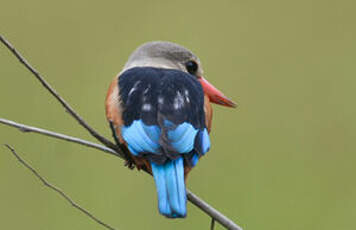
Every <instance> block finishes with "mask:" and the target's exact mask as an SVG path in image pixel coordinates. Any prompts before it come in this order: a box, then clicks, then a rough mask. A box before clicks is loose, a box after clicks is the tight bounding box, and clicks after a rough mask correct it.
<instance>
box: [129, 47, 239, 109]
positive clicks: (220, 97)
mask: <svg viewBox="0 0 356 230" xmlns="http://www.w3.org/2000/svg"><path fill="white" fill-rule="evenodd" d="M134 67H156V68H165V69H176V70H180V71H183V72H186V73H189V74H191V75H193V76H194V77H196V78H197V80H198V81H199V82H200V83H201V85H202V87H203V90H204V93H205V94H207V95H208V97H209V99H210V101H211V102H213V103H215V104H219V105H223V106H227V107H236V104H235V103H234V102H233V101H232V100H230V99H229V98H227V97H226V96H225V95H224V94H223V93H222V92H220V91H219V90H218V89H216V88H215V87H214V86H213V85H212V84H211V83H209V82H208V81H207V80H206V79H205V78H204V77H203V69H202V66H201V63H200V60H199V58H198V57H197V56H196V55H194V54H193V53H192V52H191V51H190V50H188V49H186V48H184V47H183V46H180V45H178V44H175V43H172V42H165V41H154V42H148V43H145V44H143V45H141V46H139V47H138V48H137V49H136V50H135V51H134V52H133V53H132V54H131V56H130V57H129V60H128V61H127V63H126V65H125V67H124V70H127V69H130V68H134Z"/></svg>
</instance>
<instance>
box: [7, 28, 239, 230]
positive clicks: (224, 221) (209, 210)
mask: <svg viewBox="0 0 356 230" xmlns="http://www.w3.org/2000/svg"><path fill="white" fill-rule="evenodd" d="M0 41H1V42H2V43H3V44H4V45H5V46H6V47H7V48H8V49H9V50H10V51H11V52H12V53H13V54H14V55H15V56H16V57H17V59H18V60H19V61H20V62H21V63H22V64H23V65H24V66H25V67H26V68H27V69H28V70H29V71H31V73H33V74H34V76H35V77H36V78H37V79H38V80H39V81H40V82H41V83H42V85H43V86H44V87H45V88H46V89H47V90H48V91H49V92H50V93H51V94H52V95H53V96H54V97H55V98H56V99H57V100H58V101H59V102H60V103H61V104H62V105H63V106H64V107H65V109H66V110H67V111H68V112H69V113H70V114H71V115H72V116H73V117H74V118H75V119H76V120H77V121H78V122H79V124H81V125H82V126H83V127H84V128H86V129H87V130H88V131H89V132H90V134H92V135H93V136H94V137H95V138H96V139H97V140H99V141H100V142H101V143H102V144H104V145H105V146H107V147H108V148H111V149H113V150H114V151H116V152H117V153H118V154H119V155H120V156H121V157H122V158H124V159H125V154H124V153H123V150H122V149H120V148H119V147H118V146H117V145H115V144H113V143H112V142H111V141H109V140H107V139H106V138H105V137H103V136H101V135H100V134H99V133H97V132H96V131H95V130H94V129H93V128H91V127H90V126H89V125H88V124H87V123H86V122H85V121H84V120H83V119H82V118H81V117H80V116H79V115H78V114H77V113H76V112H75V111H74V110H73V109H72V108H71V107H70V105H69V104H68V103H67V102H66V101H64V99H63V98H62V97H61V96H60V95H59V94H58V93H57V92H56V91H55V90H54V89H53V88H52V87H51V86H50V85H49V84H48V83H47V82H46V81H45V80H44V79H43V77H42V76H41V75H40V74H39V73H38V72H37V71H36V70H35V69H34V68H33V67H32V66H31V65H30V64H29V63H28V62H27V60H26V59H25V58H24V57H23V56H22V55H21V54H20V53H18V52H17V51H16V49H15V48H14V47H13V45H11V43H10V42H8V41H7V40H6V39H5V38H4V37H3V36H1V35H0ZM3 120H4V119H3ZM2 123H3V124H7V125H10V124H8V123H4V122H2ZM11 126H13V125H11ZM13 127H16V126H13ZM28 127H30V126H28ZM27 131H28V130H27ZM43 131H47V130H43ZM33 132H35V131H34V130H33ZM48 132H50V131H48ZM37 133H39V132H37ZM41 134H44V135H47V134H48V133H47V134H45V133H41ZM60 135H61V134H59V135H57V136H55V135H47V136H51V137H55V138H59V139H64V138H61V137H60ZM77 139H79V138H77ZM68 141H69V140H68ZM73 142H74V141H73ZM77 143H79V142H77ZM88 143H89V142H88ZM92 144H94V143H92ZM97 149H101V148H97ZM101 150H102V149H101ZM103 151H105V152H107V151H106V150H103ZM144 171H145V170H144ZM146 172H147V171H146ZM187 198H188V200H189V201H190V202H191V203H192V204H194V205H195V206H197V207H198V208H200V209H201V210H202V211H203V212H205V213H206V214H208V215H209V216H211V217H212V218H214V219H215V220H216V221H218V222H219V223H220V224H221V225H223V226H225V227H226V228H227V229H232V230H242V228H241V227H239V226H238V225H236V224H235V223H234V222H233V221H232V220H230V219H229V218H227V217H226V216H225V215H223V214H222V213H220V212H219V211H217V210H216V209H214V208H213V207H211V206H210V205H209V204H207V203H206V202H205V201H203V200H202V199H200V198H199V197H198V196H197V195H195V194H194V193H192V192H191V191H189V190H188V189H187Z"/></svg>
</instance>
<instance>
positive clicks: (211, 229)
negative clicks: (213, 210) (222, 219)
mask: <svg viewBox="0 0 356 230" xmlns="http://www.w3.org/2000/svg"><path fill="white" fill-rule="evenodd" d="M214 227H215V219H214V218H211V222H210V230H214Z"/></svg>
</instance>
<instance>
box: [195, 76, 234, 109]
mask: <svg viewBox="0 0 356 230" xmlns="http://www.w3.org/2000/svg"><path fill="white" fill-rule="evenodd" d="M198 80H199V82H200V83H201V85H202V86H203V90H204V93H205V94H206V95H208V97H209V99H210V101H211V102H212V103H215V104H219V105H223V106H227V107H232V108H235V107H236V106H237V105H236V103H235V102H233V101H232V100H230V99H229V98H227V97H226V96H225V95H224V94H223V93H222V92H220V91H219V90H218V89H217V88H215V87H214V86H213V85H212V84H210V82H208V81H207V80H206V79H205V78H203V77H200V78H198Z"/></svg>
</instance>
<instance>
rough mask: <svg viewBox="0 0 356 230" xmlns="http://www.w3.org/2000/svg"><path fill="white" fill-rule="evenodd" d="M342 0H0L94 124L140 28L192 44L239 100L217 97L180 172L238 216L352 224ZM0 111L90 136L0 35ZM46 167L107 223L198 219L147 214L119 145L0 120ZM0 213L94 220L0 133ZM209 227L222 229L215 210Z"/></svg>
mask: <svg viewBox="0 0 356 230" xmlns="http://www.w3.org/2000/svg"><path fill="white" fill-rule="evenodd" d="M355 8H356V4H355V2H354V1H347V0H343V1H321V0H320V1H310V0H302V1H282V0H273V1H262V0H260V1H211V2H208V1H176V2H173V1H141V2H140V1H125V2H124V1H95V2H94V1H44V0H43V1H39V0H32V1H13V0H2V1H1V7H0V32H1V34H3V35H4V36H6V38H7V39H8V40H10V41H11V42H12V43H13V44H14V45H15V46H16V47H17V48H18V50H19V51H21V53H22V54H23V55H24V56H25V57H26V58H28V60H29V61H30V62H31V63H32V64H33V66H35V67H36V68H37V69H38V70H39V71H40V72H41V73H42V74H43V75H44V76H45V78H46V79H47V80H48V81H49V82H50V83H51V84H52V85H53V86H54V87H55V88H56V89H57V91H58V92H59V93H60V94H61V95H62V96H63V97H64V98H65V99H66V100H67V101H68V102H69V103H70V104H71V105H72V106H73V107H74V108H75V109H76V110H77V111H78V112H79V113H80V114H81V115H82V116H83V117H84V118H85V119H86V120H87V121H88V123H89V124H91V125H92V126H93V127H95V128H96V129H97V130H99V131H100V132H101V133H102V134H104V135H105V136H107V137H110V136H111V134H110V130H109V128H108V125H107V123H106V119H105V116H104V98H105V94H106V90H107V88H108V86H109V84H110V82H111V80H112V78H113V77H114V76H115V75H116V74H117V73H118V72H119V71H120V70H121V68H122V66H123V65H124V63H125V61H126V59H127V57H128V56H129V54H130V53H131V52H132V51H133V50H134V49H135V48H136V47H137V46H138V45H140V44H141V43H143V42H146V41H151V40H169V41H173V42H177V43H179V44H182V45H184V46H186V47H188V48H189V49H191V50H192V51H193V52H195V53H196V54H197V55H198V56H199V57H200V59H201V61H202V63H203V67H204V70H205V77H206V78H207V79H209V80H210V82H212V83H213V84H214V85H215V86H216V87H218V88H219V89H221V90H222V91H223V92H224V93H225V94H226V95H228V96H229V97H231V98H233V99H234V100H235V101H237V102H238V104H239V107H238V108H237V109H235V110H232V109H228V108H224V107H220V106H214V110H215V111H214V122H213V131H212V135H211V139H212V149H211V151H210V152H209V153H208V154H207V157H204V159H202V160H201V161H200V163H199V164H198V166H197V167H196V168H195V169H194V170H193V172H192V173H191V174H190V177H189V180H188V187H189V188H190V189H191V190H192V191H194V192H195V193H196V194H198V195H199V196H200V197H201V198H203V199H204V200H206V201H207V202H209V203H210V204H212V205H213V206H214V207H216V208H217V209H218V210H220V211H222V212H223V213H224V214H226V215H227V216H229V217H231V218H232V219H233V220H234V221H236V222H237V223H238V224H239V225H241V226H242V227H244V229H246V230H247V229H251V230H252V229H271V230H277V229H281V230H284V229H298V230H299V229H304V230H307V229H310V230H311V229H313V230H314V229H324V230H325V229H355V228H356V221H355V220H356V182H355V172H356V170H355V160H356V156H355V152H356V146H355V138H356V132H355V130H356V129H355V128H356V123H355V116H356V108H355V96H356V93H355V88H356V87H355V85H356V78H355V74H356V65H355V59H356V42H355V39H356V26H355V22H356V14H355ZM0 79H1V81H0V105H1V109H0V110H1V113H0V117H3V118H8V119H12V120H15V121H18V122H22V123H25V124H29V125H34V126H38V127H42V128H47V129H50V130H54V131H58V132H62V133H65V134H69V135H74V136H78V137H82V138H84V139H88V140H92V141H93V138H92V137H90V136H89V135H88V133H87V132H86V131H85V130H83V128H81V127H80V126H79V125H78V124H77V123H76V122H75V121H74V120H73V119H72V118H71V117H70V116H69V115H68V114H67V113H66V112H64V110H63V108H62V107H61V106H60V105H59V104H58V103H57V101H55V100H54V99H53V98H52V97H50V96H49V94H48V93H47V92H46V91H45V90H44V88H42V87H41V85H40V84H39V82H37V81H36V80H35V79H34V77H33V76H32V75H31V74H30V73H29V72H28V71H27V70H26V69H25V68H24V67H23V66H22V65H20V64H19V62H18V61H17V60H16V59H15V58H14V56H12V54H11V53H10V52H9V51H8V50H7V49H6V48H5V47H4V46H3V45H0ZM0 143H1V144H2V143H8V144H11V145H12V146H13V147H14V148H15V149H16V150H17V151H18V153H20V154H21V155H22V156H23V157H25V159H27V160H28V161H29V162H31V164H32V165H33V166H34V167H35V168H36V169H38V170H39V172H40V173H41V174H43V175H44V176H45V177H46V178H47V179H48V180H49V181H50V182H52V183H53V184H55V185H57V186H59V187H61V188H62V189H63V190H64V191H65V192H67V193H68V194H69V195H70V196H71V197H72V198H73V199H74V200H76V201H77V202H78V203H80V204H81V205H82V206H83V207H85V208H87V209H89V210H91V211H92V212H94V213H95V215H97V216H98V217H100V218H102V219H103V220H104V221H105V222H107V223H109V224H111V225H113V226H115V227H116V228H117V229H120V230H126V229H208V228H209V222H210V219H209V218H208V216H206V215H205V214H204V213H202V212H201V211H200V210H199V209H197V208H196V207H195V206H192V205H191V204H188V217H187V218H186V219H183V220H169V219H166V218H164V217H162V216H160V215H159V214H158V211H157V204H156V194H155V188H154V183H153V180H152V179H151V178H150V177H149V176H147V175H145V174H144V173H140V172H137V171H130V170H128V169H127V168H125V167H124V166H123V162H122V161H121V160H120V159H119V158H116V157H113V156H110V155H107V154H104V153H102V152H99V151H96V150H92V149H89V148H85V147H82V146H79V145H76V144H72V143H67V142H63V141H60V140H54V139H50V138H47V137H44V136H39V135H36V134H23V133H20V132H18V131H17V130H15V129H13V128H9V127H7V126H4V125H0ZM0 217H1V218H0V219H1V221H0V228H1V229H51V230H52V229H86V230H89V229H103V228H102V227H101V226H99V225H98V224H97V223H94V222H93V221H92V220H90V219H89V218H88V217H86V216H84V215H83V214H82V213H80V212H78V211H77V210H76V209H73V208H71V207H70V206H69V205H68V204H67V203H66V202H65V201H64V200H63V199H62V198H60V197H59V196H58V195H57V194H55V193H54V192H52V191H50V190H49V189H47V188H45V187H43V185H42V184H40V183H39V181H38V180H37V179H35V178H34V176H33V175H31V174H30V173H29V172H28V171H27V170H26V169H25V168H24V167H23V166H22V165H20V164H19V163H18V162H17V161H16V160H15V158H14V157H13V156H12V155H11V154H10V152H9V151H8V150H7V149H6V148H5V147H0ZM216 229H223V228H222V227H221V226H219V225H217V226H216Z"/></svg>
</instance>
